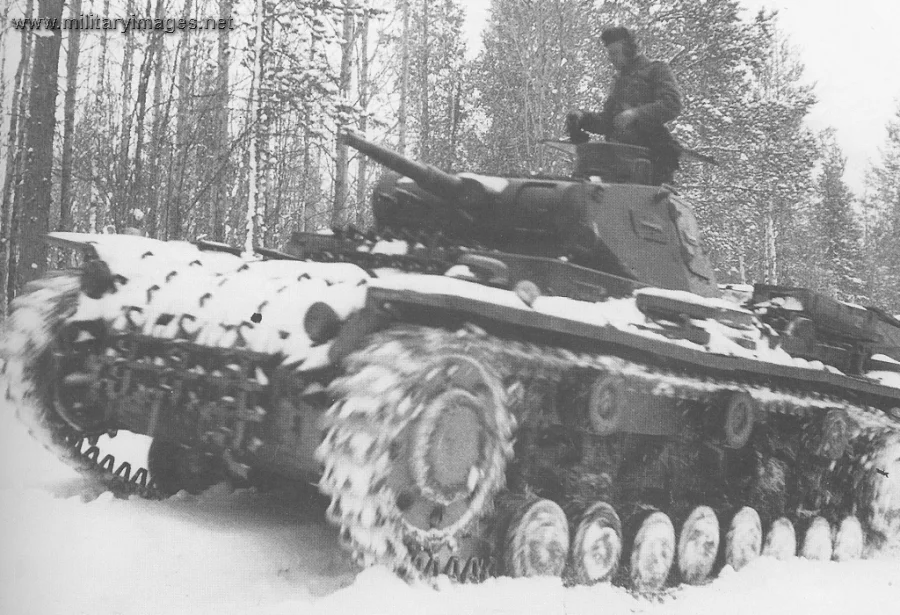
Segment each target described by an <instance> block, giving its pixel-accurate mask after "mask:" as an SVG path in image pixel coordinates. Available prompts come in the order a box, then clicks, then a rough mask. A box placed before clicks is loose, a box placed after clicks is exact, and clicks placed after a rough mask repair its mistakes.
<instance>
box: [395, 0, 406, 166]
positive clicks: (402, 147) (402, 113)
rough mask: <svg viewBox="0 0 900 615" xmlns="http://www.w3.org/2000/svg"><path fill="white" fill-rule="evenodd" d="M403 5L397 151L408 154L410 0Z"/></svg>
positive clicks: (404, 1) (404, 0) (403, 0)
mask: <svg viewBox="0 0 900 615" xmlns="http://www.w3.org/2000/svg"><path fill="white" fill-rule="evenodd" d="M402 3H403V8H402V11H403V33H402V34H401V58H400V109H399V110H398V112H397V127H398V130H399V132H400V136H399V141H398V144H397V149H398V150H399V151H400V153H401V154H406V107H407V104H408V99H409V0H402Z"/></svg>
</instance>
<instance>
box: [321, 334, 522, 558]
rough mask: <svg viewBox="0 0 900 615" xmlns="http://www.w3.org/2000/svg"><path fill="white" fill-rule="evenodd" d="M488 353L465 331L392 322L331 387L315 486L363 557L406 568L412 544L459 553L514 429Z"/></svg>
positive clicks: (499, 481)
mask: <svg viewBox="0 0 900 615" xmlns="http://www.w3.org/2000/svg"><path fill="white" fill-rule="evenodd" d="M491 351H492V348H491V347H490V345H489V342H488V341H487V340H479V339H477V338H473V337H472V336H466V335H463V336H457V335H455V334H453V333H451V332H448V331H444V330H437V329H424V328H414V327H404V328H398V329H392V330H388V331H385V332H382V333H380V334H378V335H375V336H373V338H372V340H371V342H370V344H369V345H368V347H366V348H365V349H363V350H361V351H359V352H357V353H355V354H354V355H352V356H351V357H349V358H348V360H347V375H346V376H344V377H342V378H340V379H338V380H336V381H335V382H334V383H333V384H332V386H331V389H330V390H331V393H332V395H334V397H335V398H336V399H338V400H339V401H337V402H336V403H335V404H334V405H333V406H332V407H331V409H330V410H329V411H328V413H327V414H326V417H325V422H326V428H327V434H326V437H325V439H324V441H323V443H322V445H321V446H320V447H319V450H318V452H317V454H318V457H319V459H320V460H321V461H322V462H323V464H324V466H325V467H324V474H323V476H322V479H321V481H320V488H321V489H322V491H323V492H324V493H326V494H327V495H329V496H330V497H331V500H332V501H331V506H330V507H329V509H328V514H329V518H330V519H331V520H332V521H333V522H335V523H337V524H339V525H340V526H341V535H342V540H343V541H344V542H345V544H346V545H347V546H348V548H350V549H351V550H352V551H353V553H354V555H355V556H356V558H357V560H358V561H359V562H360V563H361V564H364V565H369V564H372V563H381V564H386V565H389V566H391V567H393V568H395V569H397V570H398V571H401V572H404V571H408V572H409V573H411V574H412V570H413V567H412V564H411V562H412V557H413V556H414V555H415V553H416V552H417V551H419V550H427V551H431V552H435V551H438V550H440V549H443V548H449V549H450V550H451V551H454V550H456V549H457V547H458V541H459V540H460V539H461V538H463V537H465V536H466V535H467V532H469V531H470V530H472V529H473V526H474V525H476V524H477V523H478V521H479V519H481V518H482V517H484V516H485V515H487V514H488V513H489V512H490V508H491V504H492V501H493V498H494V495H495V494H496V493H497V492H498V491H499V490H500V489H502V488H503V487H504V485H505V469H506V463H507V461H508V460H509V459H510V458H511V456H512V453H513V450H512V432H513V430H514V427H515V419H514V417H513V416H512V415H511V414H510V412H509V402H508V391H507V390H506V388H505V387H504V382H503V378H502V376H501V373H500V372H499V371H498V369H497V367H495V365H494V363H493V360H492V357H493V356H494V354H493V353H492V352H491Z"/></svg>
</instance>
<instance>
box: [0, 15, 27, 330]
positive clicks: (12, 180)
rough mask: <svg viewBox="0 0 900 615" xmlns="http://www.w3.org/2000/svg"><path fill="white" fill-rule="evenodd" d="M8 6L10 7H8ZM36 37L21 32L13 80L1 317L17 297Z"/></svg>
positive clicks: (0, 205) (0, 250)
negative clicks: (20, 196)
mask: <svg viewBox="0 0 900 615" xmlns="http://www.w3.org/2000/svg"><path fill="white" fill-rule="evenodd" d="M7 8H8V7H7ZM33 9H34V3H33V2H32V0H28V4H27V5H26V6H25V14H24V16H25V17H31V13H32V11H33ZM33 40H34V37H29V36H22V37H21V43H20V48H19V57H20V60H19V67H18V68H17V69H16V76H15V78H14V80H13V92H12V104H11V105H10V109H11V110H12V113H11V117H10V121H9V139H8V141H7V144H6V147H7V151H6V172H5V176H4V178H3V195H2V197H0V320H3V319H5V318H6V314H7V307H8V305H9V302H10V301H12V299H13V297H15V295H16V292H15V282H16V251H17V246H18V224H17V222H18V216H16V215H15V213H16V209H17V207H16V198H15V195H16V194H17V193H18V186H19V182H20V178H21V176H20V173H21V167H22V152H23V151H24V149H25V148H24V147H23V146H22V144H23V141H24V139H25V124H24V117H25V105H26V101H27V100H28V96H27V95H26V94H25V84H26V83H27V75H28V74H29V71H30V66H31V42H32V41H33Z"/></svg>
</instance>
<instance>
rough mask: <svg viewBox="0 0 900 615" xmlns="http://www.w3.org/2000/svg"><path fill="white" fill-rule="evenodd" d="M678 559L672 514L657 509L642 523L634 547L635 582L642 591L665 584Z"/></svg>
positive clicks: (632, 558)
mask: <svg viewBox="0 0 900 615" xmlns="http://www.w3.org/2000/svg"><path fill="white" fill-rule="evenodd" d="M674 559H675V527H674V526H673V525H672V521H671V520H670V519H669V517H668V515H666V514H665V513H662V512H659V511H657V512H653V513H650V515H648V516H647V518H646V519H644V520H643V522H642V523H641V527H640V529H638V532H637V534H636V535H635V537H634V546H633V547H632V549H631V559H630V564H631V571H630V576H631V584H632V586H633V587H634V588H635V589H636V590H638V591H641V592H655V591H658V590H660V589H662V588H663V586H664V585H665V584H666V579H667V578H668V576H669V570H670V569H671V568H672V562H673V561H674Z"/></svg>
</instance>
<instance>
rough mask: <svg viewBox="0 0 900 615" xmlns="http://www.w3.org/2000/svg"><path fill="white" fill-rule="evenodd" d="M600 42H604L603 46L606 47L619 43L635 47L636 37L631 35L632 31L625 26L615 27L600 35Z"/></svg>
mask: <svg viewBox="0 0 900 615" xmlns="http://www.w3.org/2000/svg"><path fill="white" fill-rule="evenodd" d="M600 40H601V41H603V44H604V45H606V46H609V45H612V44H613V43H618V42H619V41H626V42H628V43H630V44H632V45H633V44H634V35H632V34H631V30H629V29H628V28H626V27H624V26H614V27H612V28H606V29H605V30H603V32H601V33H600Z"/></svg>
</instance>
